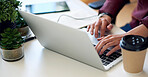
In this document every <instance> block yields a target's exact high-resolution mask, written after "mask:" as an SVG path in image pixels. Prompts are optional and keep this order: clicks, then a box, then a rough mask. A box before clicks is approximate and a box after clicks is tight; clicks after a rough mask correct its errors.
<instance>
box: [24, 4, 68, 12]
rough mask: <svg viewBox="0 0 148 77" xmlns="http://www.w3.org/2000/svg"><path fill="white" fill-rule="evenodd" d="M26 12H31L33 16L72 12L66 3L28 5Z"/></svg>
mask: <svg viewBox="0 0 148 77" xmlns="http://www.w3.org/2000/svg"><path fill="white" fill-rule="evenodd" d="M26 10H27V12H30V13H33V14H45V13H56V12H64V11H70V9H69V7H68V5H67V3H66V2H65V1H60V2H48V3H40V4H31V5H26Z"/></svg>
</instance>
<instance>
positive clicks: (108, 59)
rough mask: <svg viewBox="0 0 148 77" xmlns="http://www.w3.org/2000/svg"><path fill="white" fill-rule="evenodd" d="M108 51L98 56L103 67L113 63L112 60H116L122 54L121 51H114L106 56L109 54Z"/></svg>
mask: <svg viewBox="0 0 148 77" xmlns="http://www.w3.org/2000/svg"><path fill="white" fill-rule="evenodd" d="M109 51H110V50H108V49H107V50H106V51H105V52H104V53H103V54H102V55H99V56H100V58H101V60H102V63H103V65H105V66H107V65H108V64H110V63H111V62H113V61H114V60H116V59H117V58H119V57H120V56H121V55H122V54H121V51H116V52H114V53H112V54H111V55H109V56H106V53H107V52H109Z"/></svg>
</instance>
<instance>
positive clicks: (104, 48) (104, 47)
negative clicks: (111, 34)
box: [100, 41, 117, 55]
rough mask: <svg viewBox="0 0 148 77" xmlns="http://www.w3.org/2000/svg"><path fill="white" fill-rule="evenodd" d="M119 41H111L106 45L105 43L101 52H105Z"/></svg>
mask: <svg viewBox="0 0 148 77" xmlns="http://www.w3.org/2000/svg"><path fill="white" fill-rule="evenodd" d="M116 44H117V43H116V42H114V41H113V42H109V43H107V44H106V45H104V46H103V48H102V49H101V51H100V54H101V55H102V54H103V53H104V51H105V50H106V49H107V48H109V47H111V46H114V45H116Z"/></svg>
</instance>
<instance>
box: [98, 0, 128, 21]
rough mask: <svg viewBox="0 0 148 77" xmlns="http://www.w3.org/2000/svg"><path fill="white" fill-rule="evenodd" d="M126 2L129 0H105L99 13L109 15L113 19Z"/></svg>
mask: <svg viewBox="0 0 148 77" xmlns="http://www.w3.org/2000/svg"><path fill="white" fill-rule="evenodd" d="M128 2H129V0H106V1H105V3H104V5H103V6H102V7H101V8H100V10H99V13H109V14H110V15H111V16H112V18H115V17H116V16H117V14H118V12H119V11H120V10H121V9H122V7H123V6H124V5H125V4H126V3H128Z"/></svg>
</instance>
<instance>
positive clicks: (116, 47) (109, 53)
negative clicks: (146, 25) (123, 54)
mask: <svg viewBox="0 0 148 77" xmlns="http://www.w3.org/2000/svg"><path fill="white" fill-rule="evenodd" d="M119 49H120V46H119V45H117V46H115V47H114V48H113V49H112V50H110V51H109V52H108V53H107V54H106V56H109V55H111V54H112V53H113V52H115V51H117V50H119Z"/></svg>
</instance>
